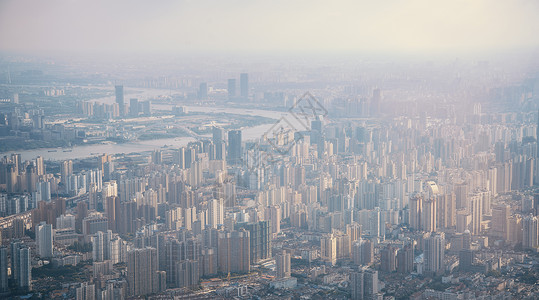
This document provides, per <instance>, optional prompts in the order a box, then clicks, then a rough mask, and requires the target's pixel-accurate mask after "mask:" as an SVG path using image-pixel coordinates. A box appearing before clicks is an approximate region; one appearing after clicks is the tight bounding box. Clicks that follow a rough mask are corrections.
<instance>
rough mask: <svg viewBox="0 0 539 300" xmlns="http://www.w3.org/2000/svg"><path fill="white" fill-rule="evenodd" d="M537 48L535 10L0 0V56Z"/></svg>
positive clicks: (474, 0)
mask: <svg viewBox="0 0 539 300" xmlns="http://www.w3.org/2000/svg"><path fill="white" fill-rule="evenodd" d="M538 48H539V1H535V0H529V1H524V0H523V1H521V0H514V1H510V0H507V1H497V0H466V1H464V0H447V1H433V0H410V1H404V0H386V1H357V0H356V1H353V0H352V1H329V0H325V1H319V0H308V1H292V0H267V1H253V0H229V1H227V0H220V1H206V0H192V1H169V0H163V1H161V0H159V1H149V0H148V1H140V0H128V1H125V0H107V1H102V0H97V1H90V0H89V1H79V0H62V1H59V0H47V1H44V0H0V51H24V52H33V53H39V52H42V51H45V52H59V51H61V52H64V53H70V52H73V53H85V52H97V53H116V54H117V53H123V52H126V53H155V52H159V53H194V52H199V51H202V52H207V53H212V52H224V53H238V52H253V53H256V52H279V53H286V52H292V53H298V52H299V53H301V52H312V53H324V52H336V51H338V52H351V53H356V52H357V53H377V52H380V53H389V54H390V53H439V52H446V53H452V52H455V53H468V52H469V53H481V52H483V51H498V52H499V51H512V50H522V49H527V50H530V49H538Z"/></svg>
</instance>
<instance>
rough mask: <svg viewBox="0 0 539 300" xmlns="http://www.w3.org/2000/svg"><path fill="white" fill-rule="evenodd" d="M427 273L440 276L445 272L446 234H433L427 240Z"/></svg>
mask: <svg viewBox="0 0 539 300" xmlns="http://www.w3.org/2000/svg"><path fill="white" fill-rule="evenodd" d="M424 242H425V251H424V259H425V271H426V272H428V273H429V274H439V273H441V272H443V271H444V258H445V234H444V233H443V232H442V233H436V234H432V235H431V236H429V237H428V238H426V239H425V241H424Z"/></svg>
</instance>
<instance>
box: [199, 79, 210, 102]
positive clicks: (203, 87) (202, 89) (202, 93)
mask: <svg viewBox="0 0 539 300" xmlns="http://www.w3.org/2000/svg"><path fill="white" fill-rule="evenodd" d="M207 98H208V84H207V83H206V82H202V83H201V84H200V85H199V87H198V99H200V100H205V99H207Z"/></svg>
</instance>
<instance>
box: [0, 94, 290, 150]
mask: <svg viewBox="0 0 539 300" xmlns="http://www.w3.org/2000/svg"><path fill="white" fill-rule="evenodd" d="M126 94H128V95H129V96H130V97H133V96H137V97H140V99H142V100H144V99H148V98H150V99H155V98H156V97H159V96H162V95H169V94H170V91H169V90H158V89H126ZM90 101H98V102H102V103H110V102H112V101H114V97H102V98H97V99H92V100H90ZM171 107H172V105H169V104H158V103H156V104H153V103H152V110H157V111H159V110H161V111H163V110H165V111H166V110H168V111H170V109H171ZM184 107H186V108H187V109H188V111H189V112H200V113H229V114H238V115H249V116H261V117H266V118H272V119H276V120H278V119H280V118H281V117H285V118H287V120H291V122H292V124H294V126H295V127H297V128H300V126H299V125H298V123H297V122H296V120H294V119H293V118H291V117H290V115H289V114H287V113H284V112H281V111H271V110H262V109H242V108H232V107H216V106H213V107H208V106H184ZM272 126H273V124H263V125H256V126H252V127H245V128H242V139H243V140H244V141H248V140H256V139H259V138H261V137H262V136H263V134H264V133H265V132H267V131H268V130H269V129H270V128H271V127H272ZM191 141H194V139H193V138H191V137H178V138H165V139H156V140H148V141H136V142H129V143H123V144H92V145H82V146H74V147H73V148H70V149H61V148H45V149H33V150H21V151H11V152H4V153H0V157H2V156H5V155H8V156H9V155H11V154H12V153H19V154H21V158H22V159H23V160H31V159H34V158H36V157H37V156H41V157H43V159H45V160H66V159H77V158H85V157H91V156H96V155H98V154H102V153H107V154H118V153H133V152H144V151H152V150H156V149H161V148H163V147H164V146H165V145H166V146H170V147H182V146H185V145H187V144H188V143H189V142H191ZM64 151H65V152H64Z"/></svg>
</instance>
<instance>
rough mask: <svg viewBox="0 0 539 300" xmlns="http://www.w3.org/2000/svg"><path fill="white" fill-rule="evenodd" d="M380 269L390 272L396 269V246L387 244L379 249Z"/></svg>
mask: <svg viewBox="0 0 539 300" xmlns="http://www.w3.org/2000/svg"><path fill="white" fill-rule="evenodd" d="M380 262H381V267H380V269H381V270H382V271H384V272H388V273H391V272H393V271H395V270H396V269H397V248H395V247H393V246H392V245H387V246H386V247H385V248H383V249H382V250H381V251H380Z"/></svg>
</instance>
